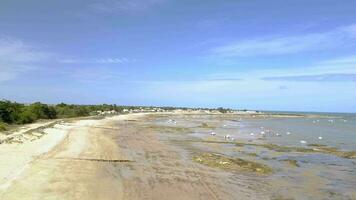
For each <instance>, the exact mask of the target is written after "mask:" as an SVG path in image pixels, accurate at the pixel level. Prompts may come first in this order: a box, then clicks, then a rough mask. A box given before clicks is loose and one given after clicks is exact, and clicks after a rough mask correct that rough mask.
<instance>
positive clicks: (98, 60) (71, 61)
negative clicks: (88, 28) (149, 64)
mask: <svg viewBox="0 0 356 200" xmlns="http://www.w3.org/2000/svg"><path fill="white" fill-rule="evenodd" d="M59 62H61V63H67V64H78V63H84V64H123V63H132V62H136V59H129V58H125V57H122V58H96V59H86V60H85V59H62V60H60V61H59Z"/></svg>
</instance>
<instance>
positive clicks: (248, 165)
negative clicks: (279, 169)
mask: <svg viewBox="0 0 356 200" xmlns="http://www.w3.org/2000/svg"><path fill="white" fill-rule="evenodd" d="M193 160H194V161H195V162H198V163H201V164H204V165H207V166H209V167H214V168H220V169H224V170H244V171H249V172H255V173H258V174H270V173H272V168H270V167H268V166H267V165H264V164H261V163H257V162H253V161H249V160H243V159H240V158H231V157H226V156H224V155H219V154H213V153H203V154H200V155H196V156H194V157H193Z"/></svg>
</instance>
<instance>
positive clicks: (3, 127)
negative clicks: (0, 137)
mask: <svg viewBox="0 0 356 200" xmlns="http://www.w3.org/2000/svg"><path fill="white" fill-rule="evenodd" d="M0 131H6V124H5V123H3V122H0Z"/></svg>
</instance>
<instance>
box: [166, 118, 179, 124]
mask: <svg viewBox="0 0 356 200" xmlns="http://www.w3.org/2000/svg"><path fill="white" fill-rule="evenodd" d="M167 123H172V124H176V123H177V122H176V120H174V119H169V120H168V121H167Z"/></svg>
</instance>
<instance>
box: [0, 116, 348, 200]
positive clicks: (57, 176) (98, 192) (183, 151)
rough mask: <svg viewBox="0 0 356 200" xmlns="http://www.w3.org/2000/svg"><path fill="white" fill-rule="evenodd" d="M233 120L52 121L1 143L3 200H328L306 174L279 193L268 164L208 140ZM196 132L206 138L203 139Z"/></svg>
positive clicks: (123, 118)
mask: <svg viewBox="0 0 356 200" xmlns="http://www.w3.org/2000/svg"><path fill="white" fill-rule="evenodd" d="M232 117H233V118H236V116H229V115H199V114H193V115H185V114H183V113H175V114H127V115H118V116H114V117H107V118H104V119H96V120H94V119H82V120H73V121H71V122H63V121H62V122H61V121H59V122H56V123H55V124H52V125H51V126H50V127H47V128H45V129H43V130H42V131H41V134H43V135H42V136H41V137H38V138H37V139H34V138H32V139H29V140H23V141H22V142H21V143H18V142H16V143H15V142H12V143H11V142H10V143H9V142H7V143H6V142H4V143H3V144H1V145H0V155H1V159H0V199H4V200H14V199H61V200H63V199H85V200H88V199H89V200H90V199H93V200H94V199H130V200H131V199H278V198H279V199H283V198H284V199H286V198H289V196H288V195H289V194H291V195H294V196H292V197H293V198H295V197H297V198H296V199H301V198H303V196H300V194H299V193H300V192H303V191H304V190H305V191H309V192H310V194H308V195H312V196H314V197H316V198H317V199H318V198H319V199H323V198H324V199H328V198H329V197H330V198H331V197H332V196H330V195H329V196H325V195H328V193H322V192H319V191H318V190H319V189H320V188H318V187H319V186H322V185H323V184H325V183H324V182H323V181H322V180H321V179H319V178H318V177H315V175H314V174H310V172H308V173H309V174H306V175H305V176H306V178H307V179H308V180H309V182H313V183H315V185H310V186H307V187H302V188H299V189H298V188H297V189H295V190H290V191H282V192H281V191H280V190H279V188H283V185H288V184H290V183H288V182H287V181H283V179H282V180H279V179H275V178H271V177H272V175H271V174H272V173H274V172H275V171H278V170H276V169H275V168H273V169H272V168H270V163H268V162H267V161H264V160H263V159H260V160H258V159H256V155H255V156H252V154H251V153H250V154H244V155H243V156H240V157H239V158H233V157H234V156H231V155H230V153H229V151H231V149H232V148H234V149H235V150H233V151H232V152H234V151H236V152H243V151H242V150H244V149H241V148H243V147H241V145H242V144H241V143H239V144H238V145H237V143H236V142H235V141H234V142H235V143H231V142H224V141H226V140H221V139H220V138H223V137H222V136H219V135H218V136H211V135H210V134H209V131H210V130H211V129H214V128H216V127H219V126H222V127H223V128H224V129H226V131H230V130H231V127H232V126H233V125H232V124H230V125H229V124H228V125H229V126H230V128H229V127H226V126H227V125H226V124H223V125H222V124H219V123H220V122H226V120H230V122H231V123H232V122H234V121H231V120H232V119H233V118H232ZM243 117H244V116H243ZM245 117H247V118H250V116H245ZM224 120H225V121H224ZM202 122H203V123H202ZM33 126H34V128H37V129H38V127H37V126H35V125H33ZM37 129H36V130H37ZM198 132H203V133H204V132H205V133H204V134H205V135H203V140H199V139H198V138H201V136H200V135H199V134H198ZM219 132H222V130H221V131H219ZM219 132H218V134H219ZM26 133H27V132H21V134H25V135H26ZM30 133H31V134H32V135H33V134H34V135H37V134H36V131H30ZM14 134H20V133H14ZM24 137H25V136H24ZM28 137H29V136H28ZM25 138H26V137H25ZM241 138H242V137H241ZM245 139H246V140H251V139H254V140H257V141H258V138H256V137H255V136H253V137H252V136H249V137H247V136H246V137H245ZM241 141H242V140H239V142H241ZM232 145H234V146H236V145H237V147H234V146H232ZM256 145H257V144H256ZM258 145H259V144H258ZM261 145H262V144H261ZM256 148H260V149H259V150H258V151H255V152H263V151H261V149H262V148H266V146H256ZM307 153H309V152H307ZM279 154H280V153H279ZM299 154H300V153H299ZM246 155H248V156H246ZM275 155H277V154H276V153H274V154H273V156H275ZM240 158H243V159H240ZM245 158H246V159H245ZM271 160H273V159H271ZM278 162H281V163H285V162H284V161H278ZM292 164H293V163H292ZM295 164H296V163H295ZM296 165H297V164H296ZM288 166H289V165H288ZM289 167H290V168H288V169H287V170H289V171H290V170H294V169H296V168H295V167H293V166H289ZM310 170H313V169H310ZM288 187H290V188H292V187H293V185H289V186H288ZM314 190H315V191H314ZM277 192H280V194H282V196H280V194H279V193H277ZM351 195H354V194H351ZM298 197H300V198H298ZM334 197H335V196H334ZM336 197H338V196H336Z"/></svg>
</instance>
